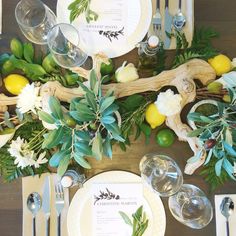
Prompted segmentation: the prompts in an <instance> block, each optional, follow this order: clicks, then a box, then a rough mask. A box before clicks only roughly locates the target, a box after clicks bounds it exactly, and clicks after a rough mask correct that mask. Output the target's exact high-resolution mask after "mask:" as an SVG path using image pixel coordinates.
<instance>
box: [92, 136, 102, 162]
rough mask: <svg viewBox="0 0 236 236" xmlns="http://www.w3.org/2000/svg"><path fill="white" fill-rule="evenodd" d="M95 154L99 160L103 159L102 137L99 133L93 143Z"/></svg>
mask: <svg viewBox="0 0 236 236" xmlns="http://www.w3.org/2000/svg"><path fill="white" fill-rule="evenodd" d="M92 152H93V156H94V157H95V158H96V159H97V160H98V161H100V160H102V137H101V134H100V133H97V134H96V136H95V137H94V140H93V143H92Z"/></svg>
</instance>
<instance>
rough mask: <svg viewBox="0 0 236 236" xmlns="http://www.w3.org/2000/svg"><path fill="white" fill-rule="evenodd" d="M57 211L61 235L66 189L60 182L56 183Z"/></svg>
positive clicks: (58, 228)
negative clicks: (64, 189)
mask: <svg viewBox="0 0 236 236" xmlns="http://www.w3.org/2000/svg"><path fill="white" fill-rule="evenodd" d="M55 196H56V203H55V206H56V211H57V236H61V212H62V210H63V208H64V205H65V200H64V191H63V187H62V185H61V184H60V183H58V184H56V185H55Z"/></svg>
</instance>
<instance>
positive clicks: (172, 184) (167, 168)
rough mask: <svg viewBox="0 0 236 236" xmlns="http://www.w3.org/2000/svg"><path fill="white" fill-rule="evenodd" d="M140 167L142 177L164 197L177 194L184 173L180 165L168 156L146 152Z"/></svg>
mask: <svg viewBox="0 0 236 236" xmlns="http://www.w3.org/2000/svg"><path fill="white" fill-rule="evenodd" d="M139 167H140V171H141V177H142V178H143V179H144V180H145V182H146V183H148V185H149V186H151V188H152V189H153V190H154V191H155V192H156V193H157V194H158V195H160V196H162V197H169V196H171V195H173V194H175V193H176V192H178V191H179V189H180V188H181V186H182V184H183V175H182V172H181V170H180V168H179V166H178V165H177V164H176V162H175V161H174V160H173V159H171V158H170V157H168V156H164V155H158V154H155V153H150V154H146V155H145V156H144V157H143V158H142V160H141V162H140V165H139Z"/></svg>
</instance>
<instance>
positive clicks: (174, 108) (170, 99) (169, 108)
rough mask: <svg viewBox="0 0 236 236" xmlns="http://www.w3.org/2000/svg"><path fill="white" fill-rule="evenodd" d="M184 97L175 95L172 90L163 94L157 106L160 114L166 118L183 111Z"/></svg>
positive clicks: (159, 96) (160, 95) (159, 97)
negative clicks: (182, 102)
mask: <svg viewBox="0 0 236 236" xmlns="http://www.w3.org/2000/svg"><path fill="white" fill-rule="evenodd" d="M181 101H182V97H181V95H179V94H174V92H173V91H172V90H171V89H168V90H167V91H166V92H162V93H160V94H159V95H158V97H157V101H156V102H155V105H156V106H157V108H158V110H159V112H160V113H161V114H163V115H165V116H172V115H175V114H177V113H178V112H180V111H181V109H182V107H181Z"/></svg>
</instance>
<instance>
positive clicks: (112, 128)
mask: <svg viewBox="0 0 236 236" xmlns="http://www.w3.org/2000/svg"><path fill="white" fill-rule="evenodd" d="M104 126H105V127H106V129H107V130H108V131H109V132H110V133H111V134H112V137H113V138H114V139H115V140H117V141H119V142H125V139H123V138H122V137H121V136H120V133H121V132H120V129H119V127H118V125H117V124H116V123H112V124H104Z"/></svg>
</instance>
